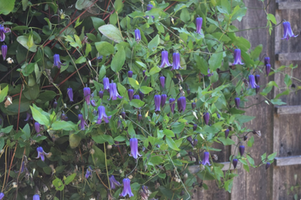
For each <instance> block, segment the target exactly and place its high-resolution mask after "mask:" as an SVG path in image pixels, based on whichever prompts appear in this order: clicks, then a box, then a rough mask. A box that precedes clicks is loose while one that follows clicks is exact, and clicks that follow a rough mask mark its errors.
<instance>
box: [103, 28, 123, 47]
mask: <svg viewBox="0 0 301 200" xmlns="http://www.w3.org/2000/svg"><path fill="white" fill-rule="evenodd" d="M98 30H99V32H101V33H102V34H103V35H104V36H106V37H107V38H109V39H111V40H113V41H114V42H117V43H120V42H122V41H123V37H122V35H121V33H120V31H119V29H118V28H116V27H115V26H113V25H111V24H107V25H103V26H101V27H99V28H98Z"/></svg>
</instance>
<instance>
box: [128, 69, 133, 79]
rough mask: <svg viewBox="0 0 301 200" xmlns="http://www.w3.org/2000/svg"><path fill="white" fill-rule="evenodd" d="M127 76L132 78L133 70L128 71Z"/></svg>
mask: <svg viewBox="0 0 301 200" xmlns="http://www.w3.org/2000/svg"><path fill="white" fill-rule="evenodd" d="M128 77H129V78H132V77H133V71H131V70H130V71H128Z"/></svg>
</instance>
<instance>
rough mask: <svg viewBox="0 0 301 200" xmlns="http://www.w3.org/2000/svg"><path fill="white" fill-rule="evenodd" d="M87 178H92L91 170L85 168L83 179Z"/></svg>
mask: <svg viewBox="0 0 301 200" xmlns="http://www.w3.org/2000/svg"><path fill="white" fill-rule="evenodd" d="M89 177H91V178H92V168H91V167H90V166H89V167H88V168H87V171H86V174H85V178H86V179H88V178H89Z"/></svg>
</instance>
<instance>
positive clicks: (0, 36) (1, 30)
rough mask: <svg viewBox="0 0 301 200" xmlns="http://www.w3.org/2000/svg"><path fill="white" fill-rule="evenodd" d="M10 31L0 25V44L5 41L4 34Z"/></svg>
mask: <svg viewBox="0 0 301 200" xmlns="http://www.w3.org/2000/svg"><path fill="white" fill-rule="evenodd" d="M10 31H11V30H10V29H9V28H6V27H4V26H3V25H2V24H0V42H3V41H4V40H5V33H8V32H10Z"/></svg>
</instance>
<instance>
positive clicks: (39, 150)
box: [37, 147, 49, 161]
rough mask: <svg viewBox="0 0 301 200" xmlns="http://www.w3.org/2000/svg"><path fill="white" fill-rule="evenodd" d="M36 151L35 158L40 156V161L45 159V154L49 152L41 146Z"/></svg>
mask: <svg viewBox="0 0 301 200" xmlns="http://www.w3.org/2000/svg"><path fill="white" fill-rule="evenodd" d="M37 152H38V157H37V158H41V160H42V161H45V156H47V155H48V154H49V153H46V152H45V151H44V150H43V147H38V148H37Z"/></svg>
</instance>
